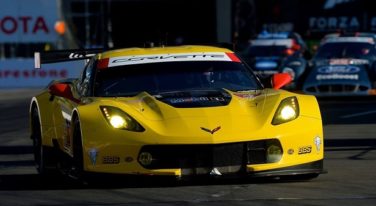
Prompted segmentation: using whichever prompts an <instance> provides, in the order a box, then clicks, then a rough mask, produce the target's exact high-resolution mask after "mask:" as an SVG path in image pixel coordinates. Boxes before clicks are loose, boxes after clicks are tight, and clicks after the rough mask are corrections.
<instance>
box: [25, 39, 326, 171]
mask: <svg viewBox="0 0 376 206" xmlns="http://www.w3.org/2000/svg"><path fill="white" fill-rule="evenodd" d="M80 59H90V60H89V61H88V62H87V63H86V66H85V67H83V70H82V75H81V76H80V77H77V78H76V79H63V80H56V81H53V82H51V83H50V84H49V85H48V86H47V88H46V89H45V90H43V91H42V92H41V93H40V94H38V95H36V96H35V97H33V98H32V100H31V104H30V125H31V126H30V128H31V138H32V139H33V145H34V151H35V161H36V165H37V170H38V172H39V173H41V174H49V173H51V172H55V171H62V172H63V173H64V174H68V175H70V176H75V177H83V175H84V174H88V173H89V174H98V173H100V174H124V175H161V176H173V177H176V178H181V177H186V176H187V177H192V176H216V177H218V176H226V175H229V176H237V175H239V176H241V175H247V176H248V175H249V176H254V177H259V176H284V175H297V176H299V177H304V178H313V177H317V176H318V175H319V174H320V173H322V172H323V158H324V146H323V142H324V141H323V131H322V120H321V115H320V110H319V106H318V103H317V101H316V98H315V97H314V96H311V95H301V94H294V93H290V92H287V91H283V90H280V89H279V88H281V87H282V86H283V85H285V84H287V83H289V82H290V81H291V77H290V76H289V75H288V74H275V75H274V76H273V78H272V82H273V88H264V87H263V85H262V84H261V83H260V82H259V80H258V79H257V77H256V76H255V75H254V73H253V72H252V71H251V70H250V68H248V67H247V66H246V65H245V64H244V63H242V62H241V60H240V59H239V58H238V57H237V56H236V55H235V54H234V53H233V52H232V51H230V50H228V49H223V48H218V47H209V46H179V47H163V48H162V47H161V48H128V49H119V50H112V51H105V52H90V51H85V50H83V51H61V52H59V51H56V52H47V53H36V54H35V60H36V67H37V68H40V66H41V65H42V64H44V63H53V62H58V61H74V60H80ZM307 125H309V127H307Z"/></svg>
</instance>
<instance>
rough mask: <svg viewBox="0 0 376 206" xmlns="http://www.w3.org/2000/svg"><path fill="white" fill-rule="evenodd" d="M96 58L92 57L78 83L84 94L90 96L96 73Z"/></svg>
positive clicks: (80, 90)
mask: <svg viewBox="0 0 376 206" xmlns="http://www.w3.org/2000/svg"><path fill="white" fill-rule="evenodd" d="M95 62H96V61H95V58H92V59H91V60H90V61H89V62H88V63H87V65H86V67H85V69H84V71H83V72H82V75H81V80H80V82H79V85H78V90H79V92H80V94H81V95H82V96H90V91H91V89H92V87H91V79H92V77H93V74H94V69H95V64H94V63H95Z"/></svg>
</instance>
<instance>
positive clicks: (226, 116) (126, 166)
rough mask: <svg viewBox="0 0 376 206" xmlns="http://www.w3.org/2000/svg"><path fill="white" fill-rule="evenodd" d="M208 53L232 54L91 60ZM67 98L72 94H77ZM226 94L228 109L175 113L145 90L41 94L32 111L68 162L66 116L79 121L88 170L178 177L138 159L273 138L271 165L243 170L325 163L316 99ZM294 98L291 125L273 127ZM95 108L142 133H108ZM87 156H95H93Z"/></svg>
mask: <svg viewBox="0 0 376 206" xmlns="http://www.w3.org/2000/svg"><path fill="white" fill-rule="evenodd" d="M206 51H215V52H231V51H229V50H227V49H219V48H214V47H195V46H185V47H172V48H151V49H139V48H132V49H125V50H117V51H112V52H106V53H102V54H100V55H98V56H97V57H96V58H98V59H103V58H109V57H115V56H125V55H141V54H142V55H145V54H158V53H183V52H206ZM72 92H73V94H74V95H77V94H76V93H75V91H72ZM228 92H229V93H230V94H231V102H230V103H229V105H226V106H216V107H205V108H174V107H172V106H170V105H168V104H165V103H163V102H161V101H158V100H157V99H156V98H155V97H153V96H151V95H149V94H148V93H146V92H142V93H140V94H138V95H137V96H134V97H82V98H81V103H74V102H72V101H70V100H66V99H64V98H63V97H55V98H54V99H53V100H52V101H51V99H50V96H51V95H50V94H49V93H48V91H45V92H42V93H41V94H40V95H38V96H36V97H34V98H33V100H32V105H35V106H37V108H38V111H39V117H40V121H41V129H42V142H43V145H45V146H51V147H52V146H53V141H54V140H55V141H57V142H58V146H59V149H60V150H61V151H63V152H64V153H66V154H68V155H70V156H72V155H73V153H72V139H71V138H72V137H71V135H69V133H70V131H69V128H70V125H69V122H68V123H67V121H66V117H65V118H64V116H63V115H64V114H63V113H65V115H68V117H70V118H73V117H74V116H75V115H76V117H77V118H78V119H79V121H80V126H81V135H82V144H83V145H82V146H83V157H84V170H85V171H88V172H99V173H114V174H145V175H174V176H181V175H182V169H181V168H167V169H146V168H145V167H143V166H142V165H141V164H140V163H139V162H138V156H139V152H140V150H141V148H142V147H143V146H145V145H199V144H206V145H207V144H213V145H216V144H223V143H236V142H248V141H256V140H266V139H278V140H279V141H280V143H281V146H282V149H283V154H282V158H281V159H280V160H279V161H278V162H275V163H265V164H248V165H246V170H247V172H250V173H252V172H262V171H269V170H274V169H279V168H285V167H290V166H294V165H301V164H306V163H311V162H315V161H320V160H323V158H324V145H323V142H324V139H323V129H322V120H321V115H320V110H319V106H318V103H317V101H316V98H315V97H314V96H310V95H302V94H295V93H291V92H288V91H284V90H275V89H263V90H258V91H249V92H242V93H241V94H240V95H239V94H238V93H236V92H231V91H228ZM293 96H294V97H296V98H297V100H298V103H299V108H300V113H299V116H298V117H297V118H296V119H295V120H292V121H290V122H286V123H283V124H280V125H272V124H271V122H272V119H273V117H274V114H275V112H276V110H277V108H278V106H279V104H280V102H281V101H282V100H283V99H285V98H287V97H293ZM100 106H113V107H116V108H119V109H121V110H123V111H125V112H126V113H127V114H128V115H130V116H131V117H133V118H134V119H135V120H136V121H137V122H138V123H139V124H140V125H142V126H143V127H144V128H145V131H144V132H132V131H127V130H121V129H115V128H113V127H112V126H111V125H110V124H108V122H107V121H106V119H105V117H104V116H103V114H102V111H101V109H100ZM62 110H63V111H62ZM201 127H204V128H209V129H213V128H217V127H220V130H218V131H216V132H214V133H210V132H205V131H203V130H202V129H201ZM317 138H320V141H321V142H320V143H317V142H315V141H317ZM304 147H310V148H311V149H312V150H311V151H310V152H307V153H303V154H299V152H298V151H299V150H300V148H304ZM92 151H95V157H93V153H92ZM171 155H174V154H171ZM114 159H115V160H114ZM93 160H94V161H93ZM108 162H110V163H108Z"/></svg>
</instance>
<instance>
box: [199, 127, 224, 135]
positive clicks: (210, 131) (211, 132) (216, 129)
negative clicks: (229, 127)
mask: <svg viewBox="0 0 376 206" xmlns="http://www.w3.org/2000/svg"><path fill="white" fill-rule="evenodd" d="M200 128H201V129H202V130H204V131H205V132H209V133H210V134H214V132H217V131H218V130H220V129H221V127H220V126H218V127H216V128H214V129H212V130H210V129H208V128H205V127H200Z"/></svg>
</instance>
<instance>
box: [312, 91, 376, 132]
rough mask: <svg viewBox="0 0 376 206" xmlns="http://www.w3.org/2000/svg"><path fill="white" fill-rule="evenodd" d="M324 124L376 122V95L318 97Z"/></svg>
mask: <svg viewBox="0 0 376 206" xmlns="http://www.w3.org/2000/svg"><path fill="white" fill-rule="evenodd" d="M317 99H318V102H319V105H320V110H321V115H322V120H323V124H324V125H327V124H376V118H374V116H375V115H376V96H367V97H320V98H317Z"/></svg>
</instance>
